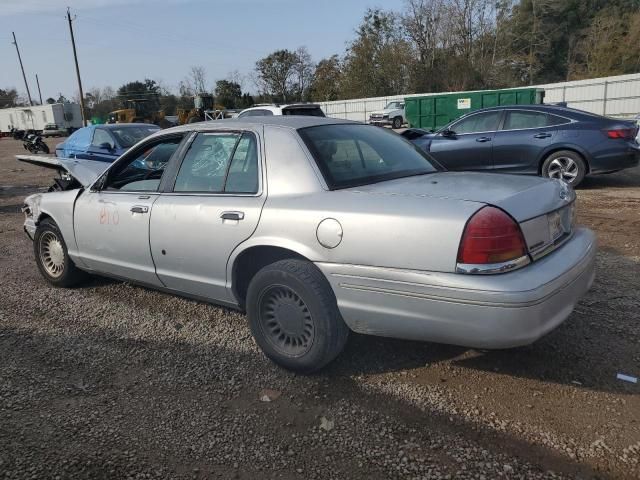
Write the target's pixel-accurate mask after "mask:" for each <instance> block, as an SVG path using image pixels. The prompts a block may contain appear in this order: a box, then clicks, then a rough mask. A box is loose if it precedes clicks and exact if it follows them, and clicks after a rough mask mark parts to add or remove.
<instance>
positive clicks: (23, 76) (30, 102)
mask: <svg viewBox="0 0 640 480" xmlns="http://www.w3.org/2000/svg"><path fill="white" fill-rule="evenodd" d="M11 33H13V44H14V45H15V46H16V52H18V61H19V62H20V70H22V78H23V79H24V86H25V88H26V89H27V97H29V105H31V106H33V102H32V101H31V92H30V91H29V84H28V83H27V76H26V75H25V74H24V67H23V66H22V57H21V56H20V49H18V41H17V40H16V34H15V32H11Z"/></svg>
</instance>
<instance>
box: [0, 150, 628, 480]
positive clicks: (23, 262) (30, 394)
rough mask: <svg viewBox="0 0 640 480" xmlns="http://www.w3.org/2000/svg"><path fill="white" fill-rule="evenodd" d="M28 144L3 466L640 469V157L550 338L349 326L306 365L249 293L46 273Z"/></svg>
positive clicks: (9, 271)
mask: <svg viewBox="0 0 640 480" xmlns="http://www.w3.org/2000/svg"><path fill="white" fill-rule="evenodd" d="M56 142H57V141H56V140H50V141H49V144H50V145H51V146H53V145H54V144H55V143H56ZM20 151H21V146H20V143H19V142H15V141H13V140H10V139H1V140H0V172H2V173H1V174H0V288H1V293H0V478H7V479H10V478H11V479H13V478H21V479H22V478H34V479H42V478H74V479H77V478H240V479H249V478H284V479H293V478H317V479H342V478H354V479H358V478H366V479H378V478H380V479H386V478H473V479H482V478H486V479H494V478H640V395H639V394H640V385H633V384H629V383H624V382H621V381H619V380H616V373H618V372H624V373H627V374H631V375H635V376H640V346H639V345H640V325H639V321H640V294H639V293H638V292H639V291H640V235H638V234H639V233H640V208H639V207H640V169H635V170H632V171H628V172H622V173H618V174H614V175H610V176H607V177H600V178H595V179H589V180H588V181H587V182H586V183H585V186H584V188H581V189H580V190H579V192H578V196H579V211H580V214H579V220H580V222H581V223H583V224H586V225H588V226H590V227H591V228H594V229H595V230H596V231H597V233H598V236H599V241H600V245H601V250H600V253H599V257H598V277H597V280H596V283H595V285H594V287H593V288H592V290H591V291H590V292H589V294H588V295H587V296H586V297H585V298H584V299H583V301H582V302H581V303H580V304H579V305H578V307H577V308H576V310H575V312H574V313H573V314H572V316H571V317H570V319H569V320H568V321H567V322H565V324H563V325H562V326H561V327H560V328H559V329H557V330H556V331H554V332H552V333H551V334H550V335H548V336H547V337H545V338H543V339H541V340H540V341H539V342H537V343H536V344H534V345H532V346H529V347H526V348H520V349H514V350H508V351H493V352H487V351H476V350H468V349H464V348H459V347H452V346H444V345H435V344H427V343H415V342H405V341H397V340H391V339H382V338H373V337H365V336H356V335H352V337H351V339H350V340H349V344H348V346H347V349H346V351H345V352H344V354H343V355H341V356H340V357H339V358H338V360H337V361H336V362H334V364H332V365H331V366H330V367H329V368H328V369H327V370H325V371H323V372H322V373H321V374H318V375H315V376H310V377H301V376H296V375H293V374H290V373H288V372H286V371H283V370H281V369H279V368H277V367H275V366H274V365H273V364H271V363H270V362H269V361H267V360H266V359H265V358H264V357H263V356H262V354H261V353H260V352H259V350H258V349H257V347H256V345H255V343H254V342H253V339H252V338H251V335H250V332H249V329H248V326H247V322H246V319H245V318H244V317H243V316H242V315H241V314H238V313H236V312H232V311H229V310H226V309H224V308H218V307H215V306H212V305H207V304H202V303H198V302H194V301H190V300H185V299H181V298H176V297H172V296H169V295H166V294H163V293H159V292H155V291H152V290H147V289H144V288H140V287H136V286H132V285H129V284H123V283H119V282H114V281H111V280H105V279H98V278H96V279H94V280H92V281H91V282H90V283H89V284H87V285H86V286H84V287H82V288H78V289H75V290H61V289H53V288H51V287H49V286H48V285H47V284H46V283H45V282H44V280H43V279H42V278H41V277H40V275H39V273H38V271H37V268H36V266H35V263H34V261H33V251H32V245H31V242H30V241H29V240H28V239H27V238H26V236H25V235H24V233H23V232H22V215H21V214H20V213H19V212H18V208H19V206H20V205H21V202H22V199H23V197H24V196H25V195H27V194H28V193H30V192H32V191H36V190H38V189H39V188H42V187H46V186H47V185H49V183H50V178H51V172H49V171H46V170H44V169H40V168H37V167H34V166H30V165H23V164H19V163H18V162H16V161H15V160H14V158H13V155H14V154H15V153H20ZM266 400H269V401H266Z"/></svg>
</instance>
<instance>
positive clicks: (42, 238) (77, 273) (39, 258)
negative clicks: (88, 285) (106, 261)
mask: <svg viewBox="0 0 640 480" xmlns="http://www.w3.org/2000/svg"><path fill="white" fill-rule="evenodd" d="M33 250H34V253H35V256H36V264H37V265H38V269H39V270H40V273H41V274H42V276H43V277H44V278H45V279H46V280H47V281H48V282H49V283H50V284H52V285H54V286H56V287H72V286H74V285H77V284H78V283H80V282H81V281H83V280H84V279H85V278H86V276H87V274H86V273H85V272H83V271H82V270H80V269H78V268H77V267H76V266H75V264H74V263H73V261H72V260H71V259H70V258H69V255H68V253H67V245H66V244H65V243H64V239H63V238H62V233H60V229H59V228H58V226H57V225H56V223H55V222H54V221H53V220H51V219H49V218H46V219H44V220H43V221H41V222H40V224H39V225H38V228H37V230H36V234H35V236H34V239H33Z"/></svg>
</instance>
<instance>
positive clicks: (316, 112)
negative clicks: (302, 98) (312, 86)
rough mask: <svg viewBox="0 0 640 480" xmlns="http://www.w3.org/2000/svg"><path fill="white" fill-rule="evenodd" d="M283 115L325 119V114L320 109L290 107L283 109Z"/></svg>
mask: <svg viewBox="0 0 640 480" xmlns="http://www.w3.org/2000/svg"><path fill="white" fill-rule="evenodd" d="M282 114H283V115H305V116H307V117H324V112H323V111H322V109H321V108H320V107H313V108H308V107H288V108H284V109H282Z"/></svg>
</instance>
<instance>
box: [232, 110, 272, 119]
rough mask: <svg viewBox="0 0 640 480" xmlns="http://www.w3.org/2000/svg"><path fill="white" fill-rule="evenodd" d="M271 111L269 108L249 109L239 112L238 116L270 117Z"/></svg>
mask: <svg viewBox="0 0 640 480" xmlns="http://www.w3.org/2000/svg"><path fill="white" fill-rule="evenodd" d="M271 116H273V112H272V111H271V110H263V109H260V110H249V111H248V112H244V113H241V114H240V115H238V118H242V117H271Z"/></svg>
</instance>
